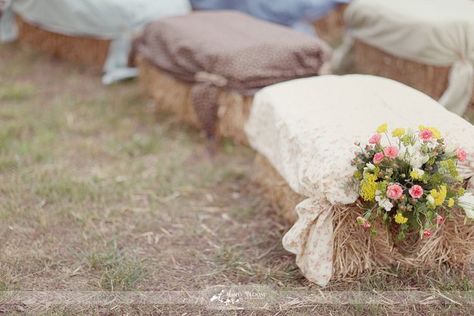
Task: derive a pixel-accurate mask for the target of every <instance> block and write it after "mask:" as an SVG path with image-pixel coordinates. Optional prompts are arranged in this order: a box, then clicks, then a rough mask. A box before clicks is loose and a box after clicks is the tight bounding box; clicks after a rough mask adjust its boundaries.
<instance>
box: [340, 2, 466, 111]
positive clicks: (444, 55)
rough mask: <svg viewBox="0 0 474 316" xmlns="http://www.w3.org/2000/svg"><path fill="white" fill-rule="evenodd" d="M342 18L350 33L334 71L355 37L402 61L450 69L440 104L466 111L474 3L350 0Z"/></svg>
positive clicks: (454, 109)
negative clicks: (402, 59)
mask: <svg viewBox="0 0 474 316" xmlns="http://www.w3.org/2000/svg"><path fill="white" fill-rule="evenodd" d="M345 20H346V25H347V27H348V28H349V35H348V38H347V39H346V40H345V42H344V43H343V45H342V46H341V47H340V48H339V49H338V50H337V51H336V52H335V54H334V62H333V64H334V68H336V69H338V68H341V67H343V63H344V61H345V60H346V57H347V55H348V53H349V51H350V47H351V46H352V42H353V41H352V39H353V38H355V39H358V40H360V41H362V42H364V43H367V44H369V45H371V46H374V47H376V48H378V49H381V50H382V51H385V52H387V53H389V54H391V55H394V56H398V57H400V58H405V59H408V60H412V61H415V62H419V63H422V64H426V65H432V66H442V67H451V72H450V75H449V86H448V88H447V90H446V91H445V93H444V95H443V96H442V97H441V99H440V100H439V102H440V103H441V104H442V105H444V106H445V107H446V108H448V109H449V110H451V111H452V112H454V113H457V114H459V115H462V114H463V113H464V112H465V110H466V108H467V106H468V105H469V102H470V100H471V97H472V93H473V91H472V90H473V86H474V69H473V65H474V1H472V0H451V1H446V0H397V1H379V0H354V1H353V2H352V3H351V4H350V6H349V7H348V8H347V10H346V12H345Z"/></svg>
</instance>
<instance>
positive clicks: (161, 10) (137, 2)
mask: <svg viewBox="0 0 474 316" xmlns="http://www.w3.org/2000/svg"><path fill="white" fill-rule="evenodd" d="M0 1H2V2H3V5H2V4H1V2H0V5H2V6H3V10H4V12H3V14H2V15H1V18H0V42H2V41H3V42H7V41H12V40H14V39H16V37H17V35H18V32H17V29H16V26H15V14H18V15H19V16H21V18H22V19H23V20H25V21H26V22H28V23H31V24H34V25H37V26H39V27H41V28H43V29H45V30H48V31H51V32H55V33H60V34H65V35H70V36H85V37H93V38H99V39H106V40H112V43H111V45H110V48H109V54H108V58H107V61H106V63H105V65H104V77H103V82H104V83H106V84H108V83H112V82H114V81H117V80H120V79H124V78H128V77H133V76H136V75H137V71H136V69H134V68H129V67H128V65H127V64H128V57H129V53H130V51H131V48H132V40H133V37H134V36H135V35H136V34H137V33H138V32H140V31H141V30H142V28H143V27H144V25H145V24H147V23H149V22H152V21H154V20H156V19H159V18H163V17H167V16H173V15H182V14H186V13H188V12H190V10H191V6H190V3H189V0H173V1H156V0H134V1H123V0H100V1H96V0H80V1H78V0H0ZM0 9H1V8H0Z"/></svg>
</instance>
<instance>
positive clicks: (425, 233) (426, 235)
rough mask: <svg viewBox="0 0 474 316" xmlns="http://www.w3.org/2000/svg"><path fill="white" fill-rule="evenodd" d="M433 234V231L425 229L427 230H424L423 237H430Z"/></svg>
mask: <svg viewBox="0 0 474 316" xmlns="http://www.w3.org/2000/svg"><path fill="white" fill-rule="evenodd" d="M431 235H433V234H432V233H431V231H429V230H425V231H424V232H423V237H425V238H430V237H431Z"/></svg>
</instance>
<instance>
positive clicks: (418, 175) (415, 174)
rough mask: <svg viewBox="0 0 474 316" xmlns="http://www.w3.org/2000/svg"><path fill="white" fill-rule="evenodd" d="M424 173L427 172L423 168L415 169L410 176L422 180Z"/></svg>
mask: <svg viewBox="0 0 474 316" xmlns="http://www.w3.org/2000/svg"><path fill="white" fill-rule="evenodd" d="M424 174H425V172H424V171H423V170H421V169H413V170H412V171H411V172H410V178H412V179H413V180H421V179H422V178H423V175H424Z"/></svg>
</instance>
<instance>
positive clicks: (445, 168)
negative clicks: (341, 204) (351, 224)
mask: <svg viewBox="0 0 474 316" xmlns="http://www.w3.org/2000/svg"><path fill="white" fill-rule="evenodd" d="M357 145H358V146H359V147H360V151H358V152H357V153H356V156H355V158H354V160H353V162H352V163H353V165H354V166H355V167H356V171H355V173H354V180H355V181H356V184H357V185H358V188H359V194H360V199H359V201H358V206H359V207H360V208H361V209H362V210H363V213H362V214H361V215H360V216H359V217H357V223H358V224H360V225H361V226H362V227H364V228H365V229H367V230H368V231H370V232H371V233H372V234H377V230H376V228H375V225H372V224H373V223H374V222H375V221H379V220H382V221H383V223H385V224H386V225H387V226H388V230H389V231H391V232H393V233H394V235H395V236H396V239H397V240H399V241H401V240H405V239H406V238H407V236H408V235H409V234H411V235H413V233H417V234H418V236H419V238H417V239H427V238H431V237H432V236H433V235H434V234H436V233H437V231H438V230H439V228H440V227H442V226H443V225H445V223H446V221H449V220H450V219H451V217H452V213H453V210H454V209H456V208H462V209H464V211H465V214H466V216H465V221H466V220H468V219H469V218H474V196H473V195H472V194H471V193H467V192H466V190H465V182H464V179H462V178H461V177H460V175H459V173H458V169H457V164H458V162H463V161H465V160H466V158H467V154H466V152H465V151H464V150H463V149H462V148H457V149H448V147H447V145H446V144H445V140H444V138H443V137H442V135H441V133H440V132H439V131H438V130H437V129H436V128H433V127H426V126H420V127H419V129H418V130H417V131H414V130H410V129H408V130H406V129H403V128H396V129H394V130H393V131H392V132H391V133H390V134H389V133H388V127H387V124H383V125H381V126H380V127H379V128H378V129H377V132H376V133H375V134H374V135H373V136H372V137H370V139H369V141H368V144H367V145H366V146H365V147H362V146H361V145H360V144H357Z"/></svg>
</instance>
